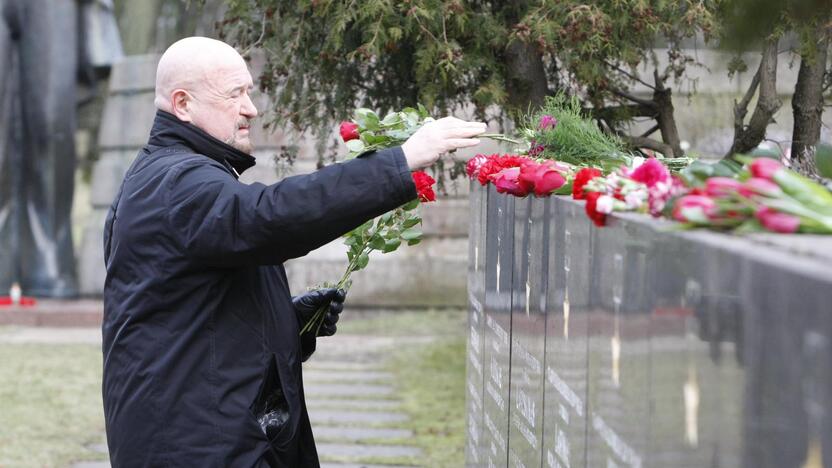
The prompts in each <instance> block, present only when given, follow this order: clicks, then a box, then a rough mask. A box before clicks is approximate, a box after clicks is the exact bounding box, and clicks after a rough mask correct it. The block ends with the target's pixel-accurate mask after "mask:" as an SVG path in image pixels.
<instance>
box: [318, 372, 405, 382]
mask: <svg viewBox="0 0 832 468" xmlns="http://www.w3.org/2000/svg"><path fill="white" fill-rule="evenodd" d="M391 380H393V374H391V373H390V372H380V371H360V370H357V371H351V370H316V369H312V370H307V371H306V372H304V373H303V381H304V382H312V383H314V382H342V381H343V382H353V381H357V382H363V383H374V382H378V381H391Z"/></svg>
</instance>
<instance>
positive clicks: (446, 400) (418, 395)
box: [390, 336, 465, 467]
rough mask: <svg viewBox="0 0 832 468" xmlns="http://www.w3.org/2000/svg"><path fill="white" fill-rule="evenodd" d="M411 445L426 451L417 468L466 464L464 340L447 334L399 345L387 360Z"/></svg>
mask: <svg viewBox="0 0 832 468" xmlns="http://www.w3.org/2000/svg"><path fill="white" fill-rule="evenodd" d="M390 370H391V371H392V372H394V373H395V374H396V386H397V387H398V389H399V391H400V393H399V394H400V395H401V397H402V410H404V411H405V412H406V413H407V414H408V415H409V416H410V420H409V421H408V422H407V423H405V424H403V425H402V427H404V428H406V429H411V430H412V431H413V433H414V438H413V439H411V440H410V442H411V443H412V444H414V445H415V446H417V447H421V448H422V450H424V453H425V457H424V459H422V460H419V465H420V466H431V467H457V466H463V465H464V464H465V339H464V337H462V336H456V337H449V338H444V339H441V340H439V341H437V342H434V343H431V344H428V345H423V346H419V347H415V346H414V347H407V348H402V349H400V350H398V351H397V352H396V354H395V355H394V356H393V358H392V359H391V361H390Z"/></svg>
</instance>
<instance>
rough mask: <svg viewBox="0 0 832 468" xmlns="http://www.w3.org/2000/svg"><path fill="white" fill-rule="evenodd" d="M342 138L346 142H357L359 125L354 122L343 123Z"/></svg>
mask: <svg viewBox="0 0 832 468" xmlns="http://www.w3.org/2000/svg"><path fill="white" fill-rule="evenodd" d="M340 131H341V138H343V139H344V142H348V141H350V140H355V139H356V138H358V125H356V124H354V123H352V122H347V121H344V122H341V129H340Z"/></svg>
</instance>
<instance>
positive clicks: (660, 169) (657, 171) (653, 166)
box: [630, 158, 670, 187]
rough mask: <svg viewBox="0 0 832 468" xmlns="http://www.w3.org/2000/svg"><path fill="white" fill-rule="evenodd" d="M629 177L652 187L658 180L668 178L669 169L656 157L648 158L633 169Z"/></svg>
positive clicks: (662, 180)
mask: <svg viewBox="0 0 832 468" xmlns="http://www.w3.org/2000/svg"><path fill="white" fill-rule="evenodd" d="M630 178H631V179H633V180H634V181H636V182H641V183H642V184H644V185H646V186H647V187H653V186H655V185H656V184H658V183H659V182H666V181H667V180H668V179H670V171H668V170H667V168H666V167H665V165H664V164H662V163H661V162H659V160H658V159H656V158H648V159H647V160H646V161H644V162H643V163H642V164H641V166H639V167H637V168H635V169H634V170H633V172H632V173H631V174H630Z"/></svg>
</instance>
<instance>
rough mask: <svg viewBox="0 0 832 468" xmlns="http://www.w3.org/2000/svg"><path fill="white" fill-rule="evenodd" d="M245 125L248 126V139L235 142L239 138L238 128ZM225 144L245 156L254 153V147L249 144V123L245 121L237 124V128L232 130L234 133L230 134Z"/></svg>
mask: <svg viewBox="0 0 832 468" xmlns="http://www.w3.org/2000/svg"><path fill="white" fill-rule="evenodd" d="M242 125H246V126H248V138H246V140H245V141H237V138H238V137H239V131H240V126H242ZM225 144H227V145H230V146H231V147H233V148H235V149H238V150H240V151H242V152H243V153H246V154H251V153H253V152H254V145H253V144H252V143H251V122H250V121H248V120H246V121H242V122H239V123H237V128H236V129H235V130H234V133H232V134H231V137H229V138H228V139H227V140H225Z"/></svg>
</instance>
